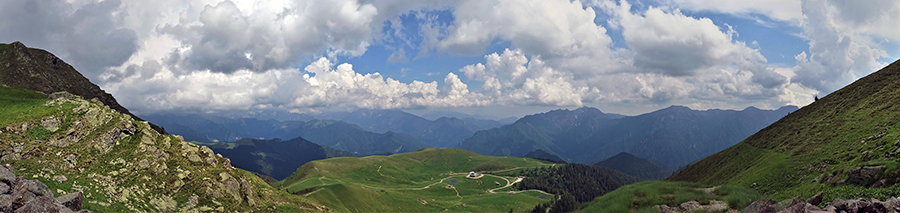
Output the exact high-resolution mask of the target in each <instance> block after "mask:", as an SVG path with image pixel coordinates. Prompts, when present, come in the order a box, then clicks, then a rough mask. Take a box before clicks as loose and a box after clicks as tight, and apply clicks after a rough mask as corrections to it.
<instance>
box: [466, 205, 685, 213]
mask: <svg viewBox="0 0 900 213" xmlns="http://www.w3.org/2000/svg"><path fill="white" fill-rule="evenodd" d="M463 205H465V204H463ZM653 208H654V209H656V210H657V211H659V213H677V212H678V209H676V208H672V207H669V206H667V205H655V206H653Z"/></svg>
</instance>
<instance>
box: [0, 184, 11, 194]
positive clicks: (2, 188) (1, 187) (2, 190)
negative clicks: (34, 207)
mask: <svg viewBox="0 0 900 213" xmlns="http://www.w3.org/2000/svg"><path fill="white" fill-rule="evenodd" d="M9 189H10V187H9V185H6V183H3V182H0V194H6V193H7V192H9Z"/></svg>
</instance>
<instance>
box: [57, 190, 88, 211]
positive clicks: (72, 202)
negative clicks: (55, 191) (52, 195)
mask: <svg viewBox="0 0 900 213" xmlns="http://www.w3.org/2000/svg"><path fill="white" fill-rule="evenodd" d="M83 200H84V196H83V195H82V194H81V192H73V193H69V194H66V195H63V196H59V197H58V198H56V203H58V204H60V205H62V206H65V207H66V208H68V209H70V210H72V211H78V210H81V203H82V201H83Z"/></svg>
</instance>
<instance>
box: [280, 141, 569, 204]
mask: <svg viewBox="0 0 900 213" xmlns="http://www.w3.org/2000/svg"><path fill="white" fill-rule="evenodd" d="M544 166H551V165H550V164H546V163H543V162H541V161H538V160H534V159H529V158H516V157H492V156H483V155H478V154H475V153H472V152H469V151H465V150H461V149H435V148H427V149H423V150H420V151H417V152H413V153H404V154H396V155H391V156H369V157H363V158H351V157H344V158H332V159H326V160H319V161H313V162H309V163H307V164H305V165H303V166H302V167H301V168H299V169H297V172H295V173H294V174H293V175H291V177H288V178H287V179H285V180H283V181H281V182H278V183H275V186H276V187H280V188H283V189H285V190H287V191H288V192H291V193H294V194H298V195H301V196H304V197H306V198H308V199H309V200H311V201H314V202H317V203H319V204H321V205H324V206H325V207H327V208H329V209H332V210H335V211H341V212H346V211H349V212H373V211H374V212H383V211H390V212H442V211H451V212H459V211H465V212H508V211H510V210H512V211H514V212H525V211H530V210H531V209H532V208H533V207H534V206H536V205H539V204H541V203H546V202H550V201H549V200H545V199H542V198H539V197H540V196H543V197H546V198H553V197H554V195H551V194H546V193H544V192H540V191H516V192H514V193H512V194H510V193H509V192H510V191H511V190H515V187H514V185H513V183H515V181H516V180H517V179H518V177H507V176H496V175H490V174H484V175H482V176H481V177H479V178H469V177H467V175H468V173H469V172H471V171H475V172H476V173H478V174H482V173H484V172H489V171H500V170H510V169H518V168H532V167H544ZM454 180H455V181H454ZM454 182H455V183H454ZM492 189H494V192H493V193H492V192H491V190H492ZM463 204H465V206H463Z"/></svg>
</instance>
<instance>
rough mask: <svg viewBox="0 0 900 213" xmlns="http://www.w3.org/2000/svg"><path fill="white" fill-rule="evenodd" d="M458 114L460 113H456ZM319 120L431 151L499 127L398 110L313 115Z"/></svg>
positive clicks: (494, 123) (487, 122)
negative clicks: (400, 137)
mask: <svg viewBox="0 0 900 213" xmlns="http://www.w3.org/2000/svg"><path fill="white" fill-rule="evenodd" d="M460 114H461V113H460ZM317 116H318V118H319V119H323V120H339V121H344V122H347V123H352V124H356V125H359V126H360V127H362V128H363V129H365V130H368V131H372V132H377V133H385V132H389V131H392V132H397V133H404V134H407V135H410V136H412V137H413V138H416V139H419V140H421V141H424V142H426V143H428V144H429V145H431V146H434V147H453V146H455V145H456V144H459V142H460V141H462V140H463V139H466V138H469V137H471V136H472V135H473V134H475V132H477V131H480V130H486V129H491V128H496V127H500V126H503V123H501V122H499V121H496V120H488V119H476V118H472V117H465V118H456V117H440V118H437V119H435V120H428V119H425V118H422V117H419V116H416V115H413V114H410V113H407V112H404V111H401V110H380V109H360V110H356V111H353V112H334V113H323V114H321V115H317Z"/></svg>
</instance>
